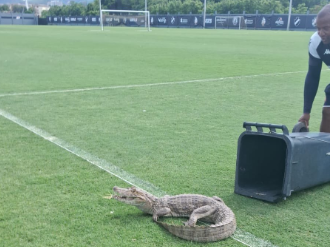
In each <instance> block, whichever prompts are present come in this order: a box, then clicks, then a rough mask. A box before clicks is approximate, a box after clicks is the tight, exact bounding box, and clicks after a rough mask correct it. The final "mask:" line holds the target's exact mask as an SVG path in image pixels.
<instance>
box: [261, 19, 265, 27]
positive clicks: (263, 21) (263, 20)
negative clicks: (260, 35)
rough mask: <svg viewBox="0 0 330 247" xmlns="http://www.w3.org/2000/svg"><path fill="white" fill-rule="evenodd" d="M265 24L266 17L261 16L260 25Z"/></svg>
mask: <svg viewBox="0 0 330 247" xmlns="http://www.w3.org/2000/svg"><path fill="white" fill-rule="evenodd" d="M265 25H266V18H265V17H262V20H261V26H263V27H264V26H265Z"/></svg>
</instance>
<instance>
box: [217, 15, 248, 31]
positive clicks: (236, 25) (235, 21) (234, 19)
mask: <svg viewBox="0 0 330 247" xmlns="http://www.w3.org/2000/svg"><path fill="white" fill-rule="evenodd" d="M214 28H215V29H220V28H222V29H224V28H227V29H246V23H245V19H244V16H241V15H238V16H229V15H217V16H215V19H214Z"/></svg>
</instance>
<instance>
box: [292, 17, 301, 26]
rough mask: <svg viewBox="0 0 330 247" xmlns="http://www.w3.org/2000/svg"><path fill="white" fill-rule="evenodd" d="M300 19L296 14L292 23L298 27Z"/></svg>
mask: <svg viewBox="0 0 330 247" xmlns="http://www.w3.org/2000/svg"><path fill="white" fill-rule="evenodd" d="M300 22H301V19H300V17H299V16H297V17H296V18H294V21H293V24H294V25H295V26H296V27H298V26H299V25H300Z"/></svg>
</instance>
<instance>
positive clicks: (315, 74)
mask: <svg viewBox="0 0 330 247" xmlns="http://www.w3.org/2000/svg"><path fill="white" fill-rule="evenodd" d="M321 69H322V60H321V59H317V58H315V57H313V56H312V55H311V54H309V62H308V72H307V75H306V79H305V87H304V111H303V115H302V116H301V117H300V119H299V120H298V121H299V122H304V123H305V124H306V126H307V128H308V126H309V119H310V113H311V110H312V106H313V102H314V99H315V96H316V93H317V89H318V87H319V82H320V75H321Z"/></svg>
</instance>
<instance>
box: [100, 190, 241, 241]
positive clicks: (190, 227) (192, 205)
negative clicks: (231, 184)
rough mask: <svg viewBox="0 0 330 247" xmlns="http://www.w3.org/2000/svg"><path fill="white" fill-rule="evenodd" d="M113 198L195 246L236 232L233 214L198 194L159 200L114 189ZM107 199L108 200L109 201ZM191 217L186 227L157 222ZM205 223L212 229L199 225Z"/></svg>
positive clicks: (139, 192)
mask: <svg viewBox="0 0 330 247" xmlns="http://www.w3.org/2000/svg"><path fill="white" fill-rule="evenodd" d="M113 190H114V192H115V195H114V196H113V198H114V199H115V200H118V201H120V202H124V203H126V204H129V205H133V206H136V207H137V208H139V209H140V210H142V211H143V212H145V213H148V214H151V215H152V218H153V220H154V221H155V222H157V223H158V224H160V225H162V226H163V227H164V228H165V229H167V230H168V231H169V232H171V233H172V234H174V235H175V236H177V237H179V238H183V239H186V240H190V241H196V242H214V241H218V240H222V239H225V238H227V237H229V236H231V235H232V234H233V233H234V232H235V230H236V219H235V215H234V213H233V212H232V210H231V209H230V208H229V207H227V206H226V204H225V203H224V202H223V200H222V199H221V198H219V197H217V196H213V197H207V196H204V195H198V194H181V195H176V196H164V197H156V196H154V195H152V194H150V193H148V192H146V191H144V190H142V189H139V188H136V187H131V188H128V189H125V188H119V187H117V186H115V187H114V188H113ZM106 198H107V197H106ZM162 216H165V217H188V218H189V220H188V221H187V222H185V223H184V225H172V224H167V223H165V222H161V221H158V218H159V217H162ZM199 219H202V221H204V222H208V223H210V225H196V222H197V220H199Z"/></svg>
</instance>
